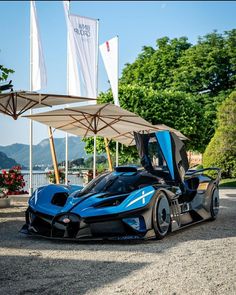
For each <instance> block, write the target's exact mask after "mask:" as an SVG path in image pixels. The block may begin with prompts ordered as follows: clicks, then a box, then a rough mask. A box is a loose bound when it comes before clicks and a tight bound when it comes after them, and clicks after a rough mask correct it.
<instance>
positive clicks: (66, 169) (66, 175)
mask: <svg viewBox="0 0 236 295" xmlns="http://www.w3.org/2000/svg"><path fill="white" fill-rule="evenodd" d="M65 185H68V133H67V132H66V151H65Z"/></svg>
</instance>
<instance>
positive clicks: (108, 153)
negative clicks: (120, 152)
mask: <svg viewBox="0 0 236 295" xmlns="http://www.w3.org/2000/svg"><path fill="white" fill-rule="evenodd" d="M104 142H105V148H106V152H107V160H108V165H109V171H112V170H113V168H112V160H111V153H110V149H109V146H108V140H107V138H106V137H104Z"/></svg>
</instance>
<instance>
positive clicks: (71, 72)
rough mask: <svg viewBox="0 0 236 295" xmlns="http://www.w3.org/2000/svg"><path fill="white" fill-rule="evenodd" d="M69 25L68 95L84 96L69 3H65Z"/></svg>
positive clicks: (67, 23)
mask: <svg viewBox="0 0 236 295" xmlns="http://www.w3.org/2000/svg"><path fill="white" fill-rule="evenodd" d="M63 6H64V12H65V18H66V25H67V94H69V95H74V96H82V93H81V86H80V79H79V69H78V63H77V58H76V47H75V40H74V35H73V27H72V25H71V22H70V6H69V1H63Z"/></svg>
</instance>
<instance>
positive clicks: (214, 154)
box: [203, 91, 236, 178]
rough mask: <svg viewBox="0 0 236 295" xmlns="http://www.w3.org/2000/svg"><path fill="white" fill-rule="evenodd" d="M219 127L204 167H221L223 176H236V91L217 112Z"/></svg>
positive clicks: (204, 156) (209, 147)
mask: <svg viewBox="0 0 236 295" xmlns="http://www.w3.org/2000/svg"><path fill="white" fill-rule="evenodd" d="M217 120H218V128H217V130H216V132H215V135H214V136H213V138H212V139H211V141H210V143H209V145H208V146H207V148H206V150H205V153H204V155H203V165H204V167H209V166H212V167H219V168H221V172H222V177H223V178H233V177H236V91H235V92H233V93H231V95H230V96H229V97H228V98H227V99H226V100H225V101H224V102H223V104H222V105H221V106H220V108H219V110H218V113H217Z"/></svg>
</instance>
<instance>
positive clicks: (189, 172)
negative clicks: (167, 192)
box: [185, 167, 221, 185]
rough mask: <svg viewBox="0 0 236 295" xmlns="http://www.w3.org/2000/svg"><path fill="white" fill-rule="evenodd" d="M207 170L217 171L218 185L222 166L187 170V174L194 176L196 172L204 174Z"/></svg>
mask: <svg viewBox="0 0 236 295" xmlns="http://www.w3.org/2000/svg"><path fill="white" fill-rule="evenodd" d="M206 171H217V176H216V179H215V180H216V184H217V185H218V184H219V182H220V180H221V170H220V168H215V167H211V168H204V169H199V170H194V171H191V170H190V171H187V172H186V174H185V175H186V176H193V175H196V174H204V173H205V172H206Z"/></svg>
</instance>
